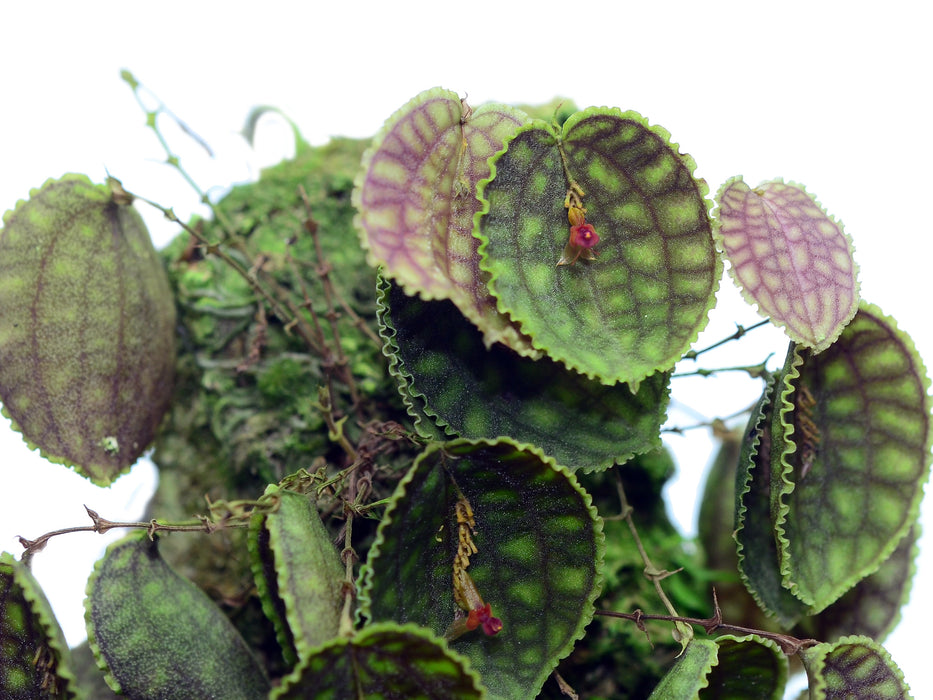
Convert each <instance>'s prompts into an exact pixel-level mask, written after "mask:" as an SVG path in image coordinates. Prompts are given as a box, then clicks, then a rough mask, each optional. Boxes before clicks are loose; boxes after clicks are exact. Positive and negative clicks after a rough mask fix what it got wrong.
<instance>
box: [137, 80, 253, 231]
mask: <svg viewBox="0 0 933 700" xmlns="http://www.w3.org/2000/svg"><path fill="white" fill-rule="evenodd" d="M120 75H121V77H122V78H123V80H124V82H126V83H127V84H128V85H129V86H130V88H131V89H132V90H133V97H135V98H136V103H137V104H138V105H139V107H140V109H142V110H143V112H144V113H145V114H146V126H148V127H149V128H150V129H152V131H153V133H154V134H155V135H156V138H157V139H158V141H159V145H160V146H162V150H164V151H165V162H166V163H167V164H168V165H170V166H171V167H173V168H174V169H175V170H176V171H178V173H179V174H180V175H181V176H182V178H183V179H184V180H185V182H187V183H188V184H189V185H190V186H191V189H193V190H194V191H195V192H196V193H197V195H198V198H199V199H200V201H201V203H202V204H205V205H207V206H208V207H210V209H211V213H212V214H213V215H214V218H215V219H216V220H217V221H218V222H219V223H220V224H221V227H222V228H223V229H224V230H225V231H226V232H227V235H228V236H230V235H232V231H234V230H235V229H234V227H233V226H232V225H231V224H230V222H229V221H228V220H227V218H226V216H224V213H223V212H222V211H221V210H220V209H218V208H217V207H215V206H214V204H213V203H212V202H211V201H210V198H209V197H208V196H207V193H206V192H204V190H202V189H201V188H200V187H199V186H198V183H197V182H195V180H194V178H193V177H191V175H190V174H189V173H188V171H187V170H185V169H184V168H183V167H182V165H181V159H180V158H179V157H178V155H176V154H175V153H174V152H172V149H171V147H170V146H169V144H168V141H167V140H166V138H165V136H164V135H163V134H162V132H161V130H160V129H159V125H158V116H159V115H160V114H164V115H166V116H167V117H169V118H170V119H171V120H172V121H174V122H175V123H176V124H177V125H178V127H179V128H180V129H181V130H182V131H183V132H184V133H185V134H187V135H188V136H189V137H190V138H192V139H193V140H194V141H195V143H197V144H198V145H199V146H201V147H202V148H203V149H204V150H205V151H206V152H207V155H208V156H210V157H211V158H213V157H214V153H213V151H211V148H210V146H208V144H207V142H206V141H205V140H204V139H202V138H201V137H200V136H198V135H197V134H196V133H195V132H194V130H193V129H192V128H191V127H189V126H188V125H187V124H186V123H185V122H183V121H182V120H181V119H180V118H179V117H178V116H176V115H175V113H174V112H172V111H171V110H170V109H169V108H168V107H167V106H166V105H165V103H163V102H162V100H160V99H159V98H158V97H156V95H155V94H154V93H153V92H152V91H151V90H149V89H148V88H146V87H145V86H144V85H142V83H140V82H139V81H138V80H136V78H135V76H134V75H133V74H132V73H130V72H129V71H127V70H124V71H122V72H121V73H120ZM141 90H145V91H146V92H147V93H149V95H151V96H152V98H153V100H155V101H156V102H157V103H158V106H157V107H156V108H155V109H154V110H150V109H148V107H147V106H146V104H145V103H144V102H143V99H142V97H141V95H140V91H141Z"/></svg>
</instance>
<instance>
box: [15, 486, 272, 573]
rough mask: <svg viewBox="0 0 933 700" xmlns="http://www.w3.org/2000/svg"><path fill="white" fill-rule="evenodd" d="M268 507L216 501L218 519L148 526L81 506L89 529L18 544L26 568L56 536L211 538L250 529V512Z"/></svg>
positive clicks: (202, 517)
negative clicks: (133, 533)
mask: <svg viewBox="0 0 933 700" xmlns="http://www.w3.org/2000/svg"><path fill="white" fill-rule="evenodd" d="M268 505H269V504H268V503H267V502H265V501H234V502H230V503H227V502H222V501H218V502H216V503H213V504H210V506H211V511H212V512H222V513H223V515H222V516H221V517H220V518H218V519H216V520H215V519H212V518H210V517H208V516H206V515H199V516H198V517H197V520H194V521H187V522H180V523H166V522H160V521H158V520H156V519H155V518H153V519H152V520H149V521H147V522H144V521H135V522H133V521H130V522H122V521H115V520H108V519H107V518H103V517H101V516H100V515H99V514H98V513H97V511H94V510H91V509H90V508H88V507H87V506H84V509H85V510H86V511H87V514H88V517H89V518H90V519H91V522H92V523H93V524H92V525H81V526H77V527H66V528H62V529H61V530H53V531H51V532H46V533H45V534H44V535H40V536H39V537H37V538H35V539H34V540H29V539H26V538H25V537H19V543H20V544H21V545H22V546H23V548H24V549H25V550H26V551H25V552H24V553H23V562H24V563H25V564H27V565H28V564H29V562H30V560H31V559H32V556H33V555H34V554H35V553H36V552H39V551H41V550H42V549H44V548H45V545H46V544H48V542H49V540H50V539H52V538H53V537H57V536H58V535H67V534H69V533H72V532H97V533H100V534H103V533H105V532H109V531H110V530H113V529H115V528H121V527H123V528H135V529H145V530H146V531H147V533H148V535H149V539H152V538H153V537H155V534H156V533H157V532H205V533H207V534H212V533H214V532H217V531H218V530H226V529H230V528H241V527H247V526H248V525H249V519H250V517H251V516H252V514H253V509H255V508H256V507H265V506H268Z"/></svg>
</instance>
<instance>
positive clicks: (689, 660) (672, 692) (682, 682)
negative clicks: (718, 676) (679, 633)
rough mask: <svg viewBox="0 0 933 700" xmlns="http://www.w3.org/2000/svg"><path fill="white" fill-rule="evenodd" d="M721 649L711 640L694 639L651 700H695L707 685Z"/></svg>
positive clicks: (663, 679)
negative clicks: (707, 678) (708, 677)
mask: <svg viewBox="0 0 933 700" xmlns="http://www.w3.org/2000/svg"><path fill="white" fill-rule="evenodd" d="M718 651H719V648H718V647H717V646H716V642H714V641H713V640H711V639H697V638H694V639H693V640H692V641H691V642H690V644H688V645H687V648H686V649H685V650H684V653H683V654H681V655H680V657H679V658H678V659H677V662H676V663H675V664H674V667H673V668H672V669H671V670H670V671H668V672H667V675H665V676H664V678H662V679H661V682H660V683H658V686H657V687H656V688H655V689H654V692H653V693H651V700H695V698H698V697H700V695H699V693H700V690H701V689H702V688H705V687H706V685H707V681H706V677H707V676H708V675H709V672H710V670H711V669H712V668H713V666H714V665H715V664H716V655H717V653H718Z"/></svg>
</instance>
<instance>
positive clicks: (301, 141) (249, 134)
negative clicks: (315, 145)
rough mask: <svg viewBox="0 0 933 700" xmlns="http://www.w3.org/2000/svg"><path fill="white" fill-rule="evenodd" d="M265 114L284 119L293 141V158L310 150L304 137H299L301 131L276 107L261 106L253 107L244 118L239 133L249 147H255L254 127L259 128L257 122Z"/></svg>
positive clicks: (309, 145)
mask: <svg viewBox="0 0 933 700" xmlns="http://www.w3.org/2000/svg"><path fill="white" fill-rule="evenodd" d="M266 114H277V115H279V116H280V117H281V118H282V119H284V120H285V121H286V122H287V123H288V126H289V127H290V128H291V130H292V137H293V138H294V139H295V157H298V156H300V155H302V154H303V153H306V152H307V151H309V150H311V144H309V143H308V142H307V141H306V140H305V138H304V136H302V135H301V131H300V130H299V129H298V125H297V124H295V122H293V121H292V120H291V119H290V118H289V117H288V115H286V114H285V112H283V111H282V110H281V109H279V108H278V107H272V106H270V105H261V106H259V107H253V108H252V109H251V110H250V112H249V115H248V116H247V117H246V123H245V124H244V125H243V130H242V131H241V132H240V133H241V134H242V135H243V138H245V139H246V141H247V143H249V145H250V146H255V145H256V144H255V141H256V127H257V126H259V120H260V119H262V117H263V116H264V115H266Z"/></svg>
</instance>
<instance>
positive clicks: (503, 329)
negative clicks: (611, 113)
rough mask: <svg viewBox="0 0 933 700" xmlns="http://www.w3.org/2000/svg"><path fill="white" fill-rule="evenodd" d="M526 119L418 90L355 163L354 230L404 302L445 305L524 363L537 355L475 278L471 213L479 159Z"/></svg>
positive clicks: (483, 163) (485, 168)
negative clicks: (409, 297)
mask: <svg viewBox="0 0 933 700" xmlns="http://www.w3.org/2000/svg"><path fill="white" fill-rule="evenodd" d="M527 120H528V117H527V116H526V115H525V113H524V112H521V111H519V110H517V109H514V108H512V107H508V106H506V105H501V104H487V105H483V106H481V107H479V108H477V109H475V110H474V109H472V108H470V107H469V106H467V104H466V102H464V101H463V100H461V99H460V98H459V97H458V96H457V94H456V93H453V92H451V91H449V90H443V89H441V88H433V89H431V90H426V91H424V92H422V93H421V94H419V95H418V96H417V97H415V98H413V99H412V100H411V101H409V102H408V103H407V104H406V105H404V106H403V107H402V108H401V109H399V110H398V111H397V112H396V113H395V114H393V115H392V116H391V117H390V118H389V119H388V120H387V121H386V124H385V126H383V128H382V130H381V131H380V132H379V133H378V134H377V135H376V137H375V139H374V140H373V145H372V146H371V147H370V148H369V150H367V151H366V153H365V154H364V155H363V171H362V172H361V173H360V176H359V177H358V178H357V181H356V189H355V190H354V193H353V203H354V205H355V206H356V207H357V209H358V210H359V215H358V216H357V218H356V220H355V223H356V226H357V229H358V230H359V232H360V237H361V240H362V243H363V247H364V248H366V249H367V250H368V251H369V261H370V263H371V264H372V265H373V266H380V265H381V266H383V267H384V268H385V272H386V274H387V275H389V276H390V277H392V278H394V279H395V280H396V281H397V282H398V283H399V284H401V285H402V287H403V288H404V289H405V290H406V291H407V292H408V293H409V294H418V295H420V296H421V297H422V298H424V299H450V300H451V301H452V302H453V303H454V304H455V305H456V306H457V308H458V309H460V311H461V312H462V313H463V314H464V315H465V316H466V317H467V318H469V319H470V320H471V321H472V322H473V323H475V324H476V325H477V327H478V328H479V329H480V330H481V331H482V332H483V336H484V338H485V342H486V345H487V346H488V345H491V344H492V343H494V342H496V341H498V342H501V343H504V344H506V345H508V346H509V347H512V348H514V349H515V350H516V351H517V352H519V353H521V354H524V355H530V356H531V355H539V354H540V353H536V352H535V351H534V350H533V349H532V348H531V346H530V344H529V343H528V340H527V339H526V338H523V337H522V336H521V334H520V333H519V332H518V331H517V330H516V328H515V326H514V325H512V323H511V322H510V321H509V319H508V318H507V317H505V316H503V315H501V314H500V313H499V312H498V311H497V310H496V302H495V299H494V298H493V297H491V296H490V294H489V291H488V290H487V289H486V283H485V280H484V279H483V277H482V275H481V274H480V271H479V255H478V253H477V247H478V246H479V241H477V240H476V239H475V238H473V235H472V232H473V215H474V214H475V213H476V212H477V211H478V210H479V207H480V204H479V201H478V200H477V199H476V197H475V192H476V183H477V182H479V181H480V180H481V179H483V178H485V177H488V176H489V165H488V163H487V160H488V159H489V157H490V156H492V155H493V154H494V153H496V152H497V151H498V150H500V149H501V148H502V146H503V143H504V142H505V139H506V138H508V137H509V136H510V135H511V134H512V133H514V131H515V129H516V128H518V126H519V125H521V124H523V123H525V122H526V121H527Z"/></svg>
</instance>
